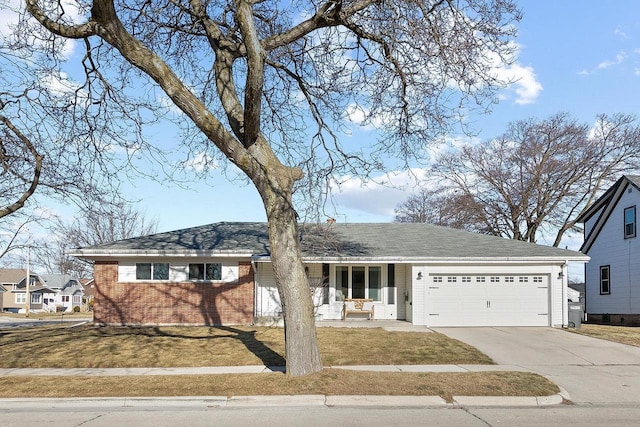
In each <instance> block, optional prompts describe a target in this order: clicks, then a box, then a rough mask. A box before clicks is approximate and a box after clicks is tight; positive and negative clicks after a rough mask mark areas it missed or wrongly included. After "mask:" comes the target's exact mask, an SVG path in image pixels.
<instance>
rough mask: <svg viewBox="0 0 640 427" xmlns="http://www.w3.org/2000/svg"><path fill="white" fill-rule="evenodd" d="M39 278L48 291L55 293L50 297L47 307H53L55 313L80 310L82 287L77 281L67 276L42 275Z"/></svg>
mask: <svg viewBox="0 0 640 427" xmlns="http://www.w3.org/2000/svg"><path fill="white" fill-rule="evenodd" d="M41 277H42V278H43V279H44V280H45V283H46V285H47V287H48V288H49V289H52V290H54V291H55V292H56V293H55V294H53V295H50V296H49V298H50V301H49V305H53V306H54V307H55V311H62V312H72V311H74V307H78V308H77V309H76V310H81V308H82V298H83V296H84V287H83V286H82V284H81V283H80V279H77V278H75V277H73V276H71V275H69V274H43V275H41Z"/></svg>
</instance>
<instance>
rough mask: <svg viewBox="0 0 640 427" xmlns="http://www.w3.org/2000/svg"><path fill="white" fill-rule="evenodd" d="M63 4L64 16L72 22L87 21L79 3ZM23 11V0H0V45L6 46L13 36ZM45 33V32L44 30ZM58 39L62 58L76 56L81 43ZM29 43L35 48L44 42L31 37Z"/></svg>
mask: <svg viewBox="0 0 640 427" xmlns="http://www.w3.org/2000/svg"><path fill="white" fill-rule="evenodd" d="M61 4H62V7H63V8H64V13H65V15H64V16H65V17H66V18H67V19H69V20H70V21H71V22H73V23H82V22H85V21H86V18H85V17H84V16H83V14H82V12H81V10H80V8H79V5H78V3H77V2H74V1H72V0H62V2H61ZM23 9H24V4H23V2H22V1H21V0H0V44H4V43H5V40H7V39H10V38H11V37H12V36H13V31H14V28H15V26H16V25H17V24H18V22H19V14H18V13H17V11H19V10H23ZM29 20H30V21H31V22H32V23H34V25H35V24H36V21H35V19H34V18H29ZM43 31H45V30H44V29H43ZM56 38H57V41H56V46H57V47H58V48H59V49H61V50H60V54H61V57H62V58H63V59H68V58H70V57H71V56H72V55H73V54H74V52H75V50H76V46H77V45H78V43H79V42H78V41H77V40H72V39H65V38H62V37H57V36H56ZM29 43H30V44H31V45H32V46H33V47H35V48H39V47H40V46H42V41H41V39H40V38H39V37H30V39H29Z"/></svg>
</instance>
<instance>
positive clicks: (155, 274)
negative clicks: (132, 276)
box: [136, 262, 169, 280]
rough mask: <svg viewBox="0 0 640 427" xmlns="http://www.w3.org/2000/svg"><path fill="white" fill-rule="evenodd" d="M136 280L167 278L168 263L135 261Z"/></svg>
mask: <svg viewBox="0 0 640 427" xmlns="http://www.w3.org/2000/svg"><path fill="white" fill-rule="evenodd" d="M136 280H169V263H167V262H154V263H150V262H139V263H136Z"/></svg>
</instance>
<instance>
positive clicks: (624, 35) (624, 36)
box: [613, 27, 630, 40]
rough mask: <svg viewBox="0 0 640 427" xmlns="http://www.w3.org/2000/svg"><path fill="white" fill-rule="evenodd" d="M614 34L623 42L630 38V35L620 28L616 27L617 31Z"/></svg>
mask: <svg viewBox="0 0 640 427" xmlns="http://www.w3.org/2000/svg"><path fill="white" fill-rule="evenodd" d="M613 34H615V35H616V36H618V37H619V38H620V39H621V40H627V39H629V38H630V37H629V35H628V34H627V33H626V32H624V31H623V30H622V28H620V27H616V29H615V30H613Z"/></svg>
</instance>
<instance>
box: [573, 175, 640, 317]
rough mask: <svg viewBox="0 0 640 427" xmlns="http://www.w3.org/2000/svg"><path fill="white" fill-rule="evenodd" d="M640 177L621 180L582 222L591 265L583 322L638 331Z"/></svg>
mask: <svg viewBox="0 0 640 427" xmlns="http://www.w3.org/2000/svg"><path fill="white" fill-rule="evenodd" d="M638 209H640V176H636V175H625V176H623V177H621V178H620V179H619V180H618V181H617V182H616V183H615V184H614V185H613V186H612V187H611V188H609V189H608V190H607V191H606V192H605V193H604V194H603V195H602V197H600V198H599V199H598V200H597V201H596V202H595V203H594V204H593V205H592V206H591V207H590V208H589V209H588V210H587V211H586V212H585V213H584V214H583V215H581V217H580V218H579V219H578V220H579V222H582V223H584V243H583V245H582V247H581V248H580V250H581V251H582V252H583V253H584V254H586V255H588V256H589V257H590V258H591V260H590V261H589V262H588V263H587V265H586V268H585V280H586V285H585V303H586V313H587V321H589V322H594V323H604V324H612V325H630V326H640V235H639V234H638Z"/></svg>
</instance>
